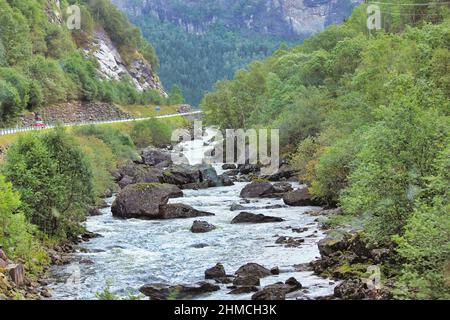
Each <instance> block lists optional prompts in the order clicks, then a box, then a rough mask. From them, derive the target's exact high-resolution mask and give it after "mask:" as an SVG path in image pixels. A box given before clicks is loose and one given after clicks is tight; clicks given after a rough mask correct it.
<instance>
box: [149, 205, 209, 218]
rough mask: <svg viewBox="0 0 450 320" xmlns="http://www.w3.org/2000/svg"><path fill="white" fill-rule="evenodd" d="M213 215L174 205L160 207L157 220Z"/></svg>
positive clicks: (186, 206) (189, 207) (185, 206)
mask: <svg viewBox="0 0 450 320" xmlns="http://www.w3.org/2000/svg"><path fill="white" fill-rule="evenodd" d="M213 215H214V213H210V212H206V211H199V210H197V209H194V208H192V207H191V206H188V205H186V204H182V203H174V204H166V205H162V206H161V207H160V212H159V215H158V217H157V219H180V218H181V219H184V218H196V217H204V216H213Z"/></svg>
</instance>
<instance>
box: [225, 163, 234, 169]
mask: <svg viewBox="0 0 450 320" xmlns="http://www.w3.org/2000/svg"><path fill="white" fill-rule="evenodd" d="M222 169H223V170H234V169H236V165H235V164H234V163H225V164H224V165H222Z"/></svg>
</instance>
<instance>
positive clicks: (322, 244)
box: [317, 237, 348, 257]
mask: <svg viewBox="0 0 450 320" xmlns="http://www.w3.org/2000/svg"><path fill="white" fill-rule="evenodd" d="M317 246H318V247H319V252H320V255H321V256H322V257H329V256H332V255H333V254H334V253H336V252H338V251H343V250H345V249H347V246H348V243H347V241H346V240H344V239H334V238H329V237H327V238H324V239H322V240H320V241H319V242H318V244H317Z"/></svg>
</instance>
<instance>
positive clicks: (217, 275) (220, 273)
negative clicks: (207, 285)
mask: <svg viewBox="0 0 450 320" xmlns="http://www.w3.org/2000/svg"><path fill="white" fill-rule="evenodd" d="M226 276H227V274H226V273H225V268H224V266H223V265H222V264H221V263H217V264H216V265H215V266H214V267H212V268H209V269H206V270H205V279H221V278H225V277H226Z"/></svg>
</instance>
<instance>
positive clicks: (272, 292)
mask: <svg viewBox="0 0 450 320" xmlns="http://www.w3.org/2000/svg"><path fill="white" fill-rule="evenodd" d="M301 288H302V285H301V283H300V282H298V281H297V280H296V279H295V278H289V279H288V280H287V281H286V282H285V283H283V282H278V283H274V284H271V285H268V286H265V287H264V288H263V289H262V290H261V291H258V292H257V293H255V294H254V295H253V296H252V300H285V299H286V294H288V293H291V292H294V291H298V290H300V289H301Z"/></svg>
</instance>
